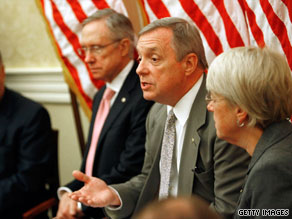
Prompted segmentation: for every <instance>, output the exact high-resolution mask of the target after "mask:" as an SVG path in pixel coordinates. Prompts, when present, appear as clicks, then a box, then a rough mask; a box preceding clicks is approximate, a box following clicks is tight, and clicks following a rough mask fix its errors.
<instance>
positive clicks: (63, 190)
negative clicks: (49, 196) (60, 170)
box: [57, 186, 82, 210]
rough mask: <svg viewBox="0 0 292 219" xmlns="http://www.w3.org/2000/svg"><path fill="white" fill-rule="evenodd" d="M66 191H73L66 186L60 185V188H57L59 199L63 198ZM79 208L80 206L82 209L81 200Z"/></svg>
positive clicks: (78, 203) (78, 204)
mask: <svg viewBox="0 0 292 219" xmlns="http://www.w3.org/2000/svg"><path fill="white" fill-rule="evenodd" d="M66 192H68V193H72V190H71V189H69V188H68V187H65V186H62V187H59V188H58V190H57V195H58V198H59V200H60V199H61V197H62V195H63V194H64V193H66ZM77 208H78V209H79V210H82V204H81V202H77Z"/></svg>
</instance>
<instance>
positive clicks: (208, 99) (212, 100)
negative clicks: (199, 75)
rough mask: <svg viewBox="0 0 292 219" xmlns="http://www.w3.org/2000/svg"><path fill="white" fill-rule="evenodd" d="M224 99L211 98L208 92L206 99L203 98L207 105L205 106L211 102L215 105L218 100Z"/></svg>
mask: <svg viewBox="0 0 292 219" xmlns="http://www.w3.org/2000/svg"><path fill="white" fill-rule="evenodd" d="M223 99H224V98H214V97H212V96H211V92H208V93H207V95H206V97H205V101H206V103H207V105H208V104H209V103H211V102H213V103H215V102H216V101H218V100H223Z"/></svg>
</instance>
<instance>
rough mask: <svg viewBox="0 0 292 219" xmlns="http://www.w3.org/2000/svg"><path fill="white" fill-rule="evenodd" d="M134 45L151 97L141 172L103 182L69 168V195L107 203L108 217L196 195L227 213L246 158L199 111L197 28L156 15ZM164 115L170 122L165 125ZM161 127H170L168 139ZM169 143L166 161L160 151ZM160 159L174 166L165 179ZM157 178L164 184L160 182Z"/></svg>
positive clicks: (201, 77) (202, 107)
mask: <svg viewBox="0 0 292 219" xmlns="http://www.w3.org/2000/svg"><path fill="white" fill-rule="evenodd" d="M137 50H138V54H139V60H140V63H139V66H138V68H137V73H138V75H139V76H140V81H141V88H142V90H143V96H144V98H145V99H148V100H154V101H157V102H158V103H156V104H155V105H154V106H153V107H152V109H151V110H150V112H149V115H148V117H147V122H146V131H147V136H146V145H145V149H146V153H145V161H144V165H143V169H142V172H141V174H139V175H137V176H135V177H133V178H132V179H131V180H129V181H127V182H126V183H122V184H114V185H110V186H107V184H106V183H104V182H103V181H102V180H100V179H97V178H94V177H88V176H86V175H84V174H82V173H81V172H78V171H76V172H74V173H73V174H74V176H75V178H76V179H78V180H81V181H83V182H85V186H84V187H83V188H82V189H81V190H79V191H76V192H74V193H73V194H71V195H70V197H71V198H72V199H74V200H79V201H82V202H83V203H85V204H87V205H90V206H94V207H101V206H107V208H106V212H107V213H108V214H109V216H110V217H112V218H127V217H130V216H131V215H132V214H133V212H137V211H139V210H140V209H142V208H143V207H144V206H146V204H147V203H149V202H150V201H152V200H154V199H156V198H159V199H163V198H165V197H167V196H174V197H177V196H191V195H192V194H196V195H198V196H200V197H201V198H203V199H204V200H206V201H207V202H208V203H209V205H210V208H211V209H213V210H215V211H216V212H218V213H219V214H221V215H222V216H224V217H226V218H229V217H231V216H232V214H233V212H234V210H235V206H236V202H237V199H238V196H239V192H240V189H241V186H242V183H243V180H244V176H245V174H246V171H247V166H248V161H249V156H248V154H247V153H246V152H245V151H244V150H242V149H239V148H238V147H236V146H232V145H229V144H227V142H225V141H222V140H219V139H218V138H217V136H216V130H215V126H214V120H213V114H212V113H210V112H208V111H207V109H206V102H205V96H206V94H207V92H206V86H205V81H206V75H205V73H204V71H205V70H206V68H207V61H206V58H205V53H204V48H203V44H202V41H201V38H200V35H199V32H198V31H197V29H196V28H195V27H194V26H193V25H191V24H190V23H188V22H187V21H185V20H183V19H180V18H174V17H172V18H163V19H160V20H156V21H154V22H153V23H151V24H149V25H147V26H146V27H144V28H143V29H142V31H141V32H140V33H139V39H138V44H137ZM172 114H174V117H173V115H172ZM168 115H171V117H172V118H175V119H174V121H175V122H170V123H169V122H168V119H167V118H168ZM172 123H174V124H172ZM166 124H167V125H166ZM169 126H170V127H171V126H174V127H173V129H175V133H174V134H173V135H174V136H175V139H174V140H170V139H171V135H169V133H170V132H171V130H173V129H171V128H170V127H169ZM164 130H166V131H164ZM165 136H168V138H165ZM172 142H174V150H173V152H172V153H173V155H172V157H171V158H169V156H168V155H167V154H165V153H164V151H167V150H165V148H166V149H167V148H169V147H170V146H171V145H172V144H173V143H172ZM165 160H166V161H167V160H170V161H171V162H172V163H174V165H173V164H172V165H171V168H170V170H171V171H170V173H169V175H168V176H167V175H166V171H167V168H163V164H164V163H165ZM166 166H167V165H166ZM162 176H166V177H165V178H167V177H168V179H169V182H167V181H166V182H167V183H166V184H165V183H164V182H165V179H164V178H163V177H162ZM165 187H166V188H167V189H166V192H167V194H165ZM108 206H111V208H110V207H108Z"/></svg>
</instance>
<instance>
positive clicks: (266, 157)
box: [235, 121, 292, 218]
mask: <svg viewBox="0 0 292 219" xmlns="http://www.w3.org/2000/svg"><path fill="white" fill-rule="evenodd" d="M239 209H259V210H260V211H259V212H260V214H259V215H258V216H257V217H244V218H280V215H272V214H273V213H275V211H274V212H272V211H265V210H263V209H269V210H273V209H288V210H289V211H288V213H289V218H291V214H292V124H291V123H290V122H288V121H282V122H277V123H273V124H271V125H270V126H268V127H267V128H266V129H265V130H264V133H263V135H262V136H261V138H260V140H259V142H258V143H257V145H256V148H255V151H254V154H253V156H252V159H251V161H250V165H249V168H248V173H247V178H246V183H245V186H244V188H243V190H242V194H241V197H240V202H239V206H238V208H237V211H236V213H235V218H241V217H240V216H238V210H239ZM265 213H266V215H267V213H268V216H270V217H265ZM286 213H287V211H286ZM282 214H285V213H284V212H282ZM286 216H288V215H286ZM283 218H286V217H283Z"/></svg>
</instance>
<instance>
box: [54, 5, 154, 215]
mask: <svg viewBox="0 0 292 219" xmlns="http://www.w3.org/2000/svg"><path fill="white" fill-rule="evenodd" d="M82 25H83V28H82V33H81V48H79V50H78V52H79V54H80V56H81V57H83V58H84V61H85V62H86V63H87V64H88V66H89V68H90V71H91V73H92V76H93V78H94V79H96V80H104V81H105V82H106V86H104V87H103V88H102V89H101V90H100V91H98V93H97V94H96V95H95V97H94V100H93V108H92V119H91V123H90V130H89V135H88V140H87V145H86V151H85V155H84V158H83V161H82V165H81V171H82V172H84V173H86V174H87V175H88V176H95V177H99V178H101V179H102V180H104V181H105V182H106V183H108V184H113V183H122V182H125V181H127V180H129V179H130V178H131V177H133V176H135V175H137V174H139V173H140V171H141V168H142V165H143V160H144V153H145V148H144V144H145V135H146V130H145V121H146V116H147V114H148V111H149V109H150V107H151V106H152V104H153V103H152V102H151V101H146V100H145V99H144V98H143V93H142V91H141V88H140V83H139V77H138V76H137V74H136V68H137V65H138V64H137V63H136V62H135V61H134V60H133V52H134V31H133V28H132V24H131V22H130V20H129V19H128V18H127V17H126V16H124V15H123V14H120V13H117V12H116V11H114V10H112V9H103V10H99V11H97V12H95V13H94V14H92V15H91V16H90V17H88V18H87V19H85V20H84V21H83V23H82ZM82 186H83V183H81V182H79V181H77V180H73V181H72V182H70V183H69V184H67V185H66V186H64V187H61V188H59V190H58V195H59V198H60V203H59V209H58V212H57V216H58V218H79V217H82V218H86V217H91V218H101V217H104V214H103V212H102V209H96V208H95V209H94V208H90V207H87V206H81V205H80V203H77V202H76V201H73V200H71V199H70V198H68V194H69V193H71V192H72V191H75V190H78V189H80V188H81V187H82Z"/></svg>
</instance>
